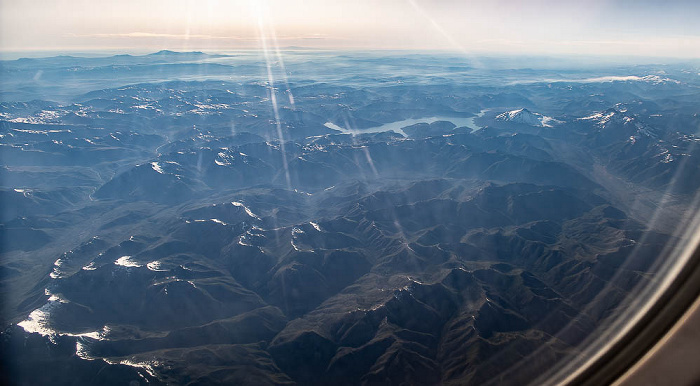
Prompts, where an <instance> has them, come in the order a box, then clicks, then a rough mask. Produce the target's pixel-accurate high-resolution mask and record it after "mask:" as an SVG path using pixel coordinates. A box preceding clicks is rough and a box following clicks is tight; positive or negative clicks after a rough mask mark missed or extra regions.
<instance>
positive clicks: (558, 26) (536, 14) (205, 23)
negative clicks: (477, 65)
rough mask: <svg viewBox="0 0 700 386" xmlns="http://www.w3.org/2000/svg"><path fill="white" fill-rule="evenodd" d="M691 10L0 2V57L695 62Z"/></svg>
mask: <svg viewBox="0 0 700 386" xmlns="http://www.w3.org/2000/svg"><path fill="white" fill-rule="evenodd" d="M699 15H700V1H694V0H685V1H682V0H681V1H672V0H670V1H649V0H586V1H583V0H578V1H570V0H557V1H552V0H530V1H524V0H491V1H473V0H435V1H428V0H333V1H330V0H302V1H296V0H285V1H281V0H228V1H226V0H196V1H194V0H148V1H145V0H118V1H117V0H89V1H88V0H31V1H28V0H0V51H3V52H17V51H22V52H28V51H53V52H61V51H65V52H76V51H91V50H107V51H125V52H140V51H155V50H160V49H171V50H204V51H214V50H237V49H257V48H260V47H261V44H262V40H261V38H264V39H266V41H267V42H268V43H269V42H274V43H276V45H277V46H279V47H282V48H283V47H289V46H295V47H306V48H315V49H353V50H356V49H408V50H449V51H455V52H464V53H468V54H481V53H484V54H495V53H502V54H535V55H536V54H547V55H552V54H564V55H568V54H582V55H616V56H624V55H632V56H650V57H680V58H689V57H691V58H698V57H700V23H699V22H698V20H697V19H698V16H699Z"/></svg>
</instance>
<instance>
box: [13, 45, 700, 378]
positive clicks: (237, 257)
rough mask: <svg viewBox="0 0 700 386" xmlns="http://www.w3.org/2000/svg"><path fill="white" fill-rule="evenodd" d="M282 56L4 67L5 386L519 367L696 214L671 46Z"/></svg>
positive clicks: (693, 159)
mask: <svg viewBox="0 0 700 386" xmlns="http://www.w3.org/2000/svg"><path fill="white" fill-rule="evenodd" d="M288 56H289V58H288V59H285V60H286V61H287V68H286V70H284V69H283V68H281V67H279V66H278V65H273V66H272V73H273V74H277V76H280V77H281V75H282V72H283V71H287V72H284V75H285V76H287V75H288V76H289V79H288V82H289V84H287V85H286V86H285V88H280V87H279V86H278V87H277V88H274V87H270V84H269V79H267V78H265V77H264V76H263V77H262V78H258V77H259V76H261V74H265V63H264V62H263V63H260V61H259V60H257V59H256V58H253V57H251V56H250V55H240V56H239V55H208V54H204V53H176V52H171V51H161V52H159V53H156V54H152V55H145V56H130V55H120V56H115V57H111V58H78V57H56V58H45V59H21V60H17V61H5V62H3V63H2V66H1V67H0V71H2V75H3V76H2V82H3V83H2V84H3V94H2V98H3V101H2V102H1V103H0V159H1V160H2V167H1V168H0V183H1V184H2V186H1V187H0V204H1V205H0V208H2V211H0V235H1V238H2V243H1V247H0V250H1V253H2V260H1V261H0V284H1V286H0V291H2V298H3V304H2V306H3V313H2V314H3V318H4V320H3V328H4V332H3V333H2V343H1V345H2V351H3V357H4V358H3V367H4V368H5V371H3V377H5V378H3V381H5V382H7V383H9V384H20V385H29V384H48V383H51V384H56V385H68V384H115V385H116V384H125V383H126V384H144V385H145V384H191V385H195V384H196V385H209V384H246V385H292V384H299V385H326V384H338V385H400V384H415V385H438V384H444V385H465V384H474V385H482V384H489V383H490V382H494V383H499V384H504V383H505V384H526V383H528V382H531V381H532V380H534V379H536V378H537V377H538V376H540V375H541V374H543V373H545V372H546V371H547V370H549V369H551V368H552V366H554V365H555V364H557V363H560V362H561V361H564V360H567V359H568V358H570V356H571V355H575V354H576V353H577V352H578V350H580V348H581V345H582V343H584V342H586V341H587V339H588V338H590V337H591V336H592V335H593V334H594V333H595V331H596V330H597V329H598V328H600V327H601V326H605V325H606V323H609V322H610V321H611V320H612V319H613V318H614V317H615V315H618V314H619V313H620V312H621V310H622V309H623V308H624V306H625V305H626V304H627V302H628V300H629V298H630V295H634V294H635V293H636V292H635V291H638V288H639V287H644V286H649V285H652V284H653V282H654V278H655V276H654V274H655V272H656V271H657V269H658V263H659V261H660V259H662V258H663V257H664V253H665V251H666V250H667V249H668V246H669V245H673V244H674V243H679V242H680V241H679V239H678V236H677V229H676V227H680V224H682V223H683V220H684V219H685V218H686V217H685V216H689V215H691V214H692V213H693V211H694V208H693V207H692V206H691V203H692V199H693V195H695V194H696V193H697V192H698V190H699V188H700V186H699V185H700V161H699V160H700V149H698V143H700V139H698V137H696V131H697V128H698V127H699V125H700V120H699V118H698V116H697V113H698V111H697V106H698V102H699V101H700V91H698V90H700V89H699V88H698V86H700V78H698V76H697V75H695V74H693V73H691V72H692V71H690V72H689V71H688V69H687V68H685V67H683V66H681V65H676V66H663V68H662V69H663V70H664V71H665V74H666V75H665V76H667V77H668V78H666V77H663V78H662V77H659V76H648V75H649V74H654V73H657V72H658V71H657V70H659V69H658V68H656V67H653V66H647V67H645V66H635V67H633V68H628V69H626V68H620V67H615V68H611V69H605V70H600V69H598V70H595V71H593V70H576V71H573V70H572V72H571V73H572V74H574V75H575V76H577V77H578V79H576V80H571V81H569V80H567V79H562V80H558V81H551V79H552V76H550V75H549V73H548V71H551V70H544V69H543V70H537V69H534V70H533V69H526V70H517V69H516V70H510V72H507V73H504V71H503V70H497V69H485V68H482V67H479V68H477V67H472V66H471V65H470V64H469V63H464V60H462V59H456V58H451V57H444V58H442V57H440V58H437V57H435V56H428V55H405V56H399V55H394V56H392V55H387V56H385V57H384V56H378V55H370V54H367V55H361V54H359V53H358V54H352V55H351V54H328V53H326V54H324V55H321V54H318V53H309V52H290V53H288ZM460 60H461V61H460ZM485 60H487V59H485ZM435 68H442V69H444V70H445V74H446V75H444V77H443V76H435V75H426V74H430V71H436V70H435ZM37 71H41V74H42V75H41V77H38V76H37V75H36V74H37ZM577 71H578V72H577ZM627 71H635V72H634V73H632V75H635V76H634V77H630V78H624V79H627V80H617V81H598V80H595V79H602V78H601V77H602V76H608V75H618V76H620V75H630V73H628V72H627ZM601 72H602V73H601ZM695 73H697V71H695ZM10 74H11V75H12V76H9V75H10ZM68 74H70V75H68ZM637 75H638V76H637ZM30 79H31V80H30ZM284 79H287V78H284ZM513 79H524V80H527V82H514V81H512V80H513ZM542 79H549V80H542ZM580 79H593V80H591V81H581V80H580ZM27 82H33V83H31V84H32V87H24V86H23V85H25V84H27ZM277 84H278V85H279V84H285V83H284V82H281V83H279V82H278V83H277ZM272 94H274V96H275V98H271V96H272ZM273 101H274V102H275V103H272V102H273ZM37 368H42V369H44V370H42V371H37V370H36V369H37ZM502 374H507V378H502V377H501V376H502ZM129 382H132V383H129Z"/></svg>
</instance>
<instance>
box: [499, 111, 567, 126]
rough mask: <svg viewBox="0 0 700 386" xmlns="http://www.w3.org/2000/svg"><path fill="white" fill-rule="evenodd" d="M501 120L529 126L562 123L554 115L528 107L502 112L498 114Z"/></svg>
mask: <svg viewBox="0 0 700 386" xmlns="http://www.w3.org/2000/svg"><path fill="white" fill-rule="evenodd" d="M496 119H497V120H499V121H506V122H513V123H521V124H524V125H529V126H536V127H552V125H554V124H557V123H561V121H558V120H556V119H554V118H552V117H548V116H546V115H542V114H538V113H533V112H531V111H530V110H528V109H525V108H522V109H518V110H511V111H506V112H504V113H501V114H499V115H497V116H496Z"/></svg>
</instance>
